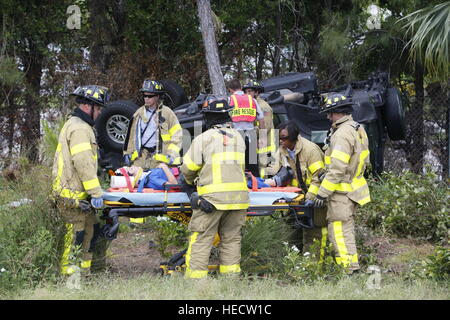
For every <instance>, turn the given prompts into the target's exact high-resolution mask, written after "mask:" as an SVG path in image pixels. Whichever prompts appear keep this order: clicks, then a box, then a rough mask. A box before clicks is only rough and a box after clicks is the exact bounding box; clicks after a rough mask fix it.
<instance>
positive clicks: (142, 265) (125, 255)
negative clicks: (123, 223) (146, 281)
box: [107, 227, 166, 277]
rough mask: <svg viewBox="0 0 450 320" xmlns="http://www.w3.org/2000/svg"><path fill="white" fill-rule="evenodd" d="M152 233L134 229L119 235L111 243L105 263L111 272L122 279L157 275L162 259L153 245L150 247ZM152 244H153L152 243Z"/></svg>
mask: <svg viewBox="0 0 450 320" xmlns="http://www.w3.org/2000/svg"><path fill="white" fill-rule="evenodd" d="M151 236H152V233H151V232H150V231H148V230H145V229H144V230H142V229H139V227H138V228H137V229H134V230H132V231H129V232H124V233H119V234H118V235H117V239H115V240H113V241H112V242H111V245H110V247H109V254H108V259H107V263H108V264H109V265H110V267H111V272H113V273H117V274H120V275H121V276H124V277H128V276H129V277H133V276H135V275H138V274H142V273H152V274H157V273H158V272H159V265H160V263H161V262H162V261H164V260H166V259H164V258H163V257H162V256H161V254H160V253H159V252H158V250H157V247H156V246H155V245H152V246H150V241H152V237H151ZM152 244H153V242H152Z"/></svg>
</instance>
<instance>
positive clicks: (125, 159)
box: [123, 154, 131, 167]
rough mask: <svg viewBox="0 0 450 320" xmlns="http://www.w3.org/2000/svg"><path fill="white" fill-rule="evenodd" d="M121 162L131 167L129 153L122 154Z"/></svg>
mask: <svg viewBox="0 0 450 320" xmlns="http://www.w3.org/2000/svg"><path fill="white" fill-rule="evenodd" d="M123 163H124V164H125V166H126V167H131V157H130V155H129V154H125V155H124V156H123Z"/></svg>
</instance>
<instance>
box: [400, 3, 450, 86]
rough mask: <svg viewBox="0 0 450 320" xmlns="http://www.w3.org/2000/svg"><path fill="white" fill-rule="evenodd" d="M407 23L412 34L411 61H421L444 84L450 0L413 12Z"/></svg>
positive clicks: (449, 27)
mask: <svg viewBox="0 0 450 320" xmlns="http://www.w3.org/2000/svg"><path fill="white" fill-rule="evenodd" d="M401 20H406V24H405V27H404V28H406V29H407V34H409V35H411V39H410V40H409V42H408V44H407V46H410V49H409V52H410V59H411V60H412V61H422V62H423V65H424V67H425V68H426V69H427V70H428V72H429V73H430V74H431V75H434V76H437V77H439V78H441V79H444V81H446V80H448V77H449V74H450V73H449V65H450V62H449V37H450V35H449V34H450V1H446V2H444V3H441V4H438V5H435V6H432V7H427V8H424V9H420V10H417V11H414V12H413V13H411V14H409V15H407V16H406V17H404V18H402V19H401Z"/></svg>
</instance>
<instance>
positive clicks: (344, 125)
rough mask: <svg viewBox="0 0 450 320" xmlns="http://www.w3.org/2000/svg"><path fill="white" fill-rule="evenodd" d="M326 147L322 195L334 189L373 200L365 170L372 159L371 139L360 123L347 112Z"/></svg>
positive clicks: (355, 198)
mask: <svg viewBox="0 0 450 320" xmlns="http://www.w3.org/2000/svg"><path fill="white" fill-rule="evenodd" d="M328 140H329V143H328V144H326V145H325V146H324V149H325V167H326V175H325V178H324V179H323V181H322V183H321V185H320V189H319V192H318V195H320V196H321V197H328V196H330V195H331V194H333V193H334V192H337V193H343V194H347V196H348V197H349V198H350V199H351V200H353V201H355V202H357V203H359V204H360V205H364V204H366V203H368V202H370V193H369V187H368V185H367V182H366V179H365V178H364V170H365V168H366V165H367V164H368V163H369V161H370V160H369V140H368V138H367V134H366V131H365V130H364V128H363V127H362V125H360V124H359V123H357V122H355V121H353V117H352V116H351V115H346V116H344V117H342V118H341V119H339V120H338V121H336V123H334V124H333V125H332V127H331V130H330V133H329V136H328Z"/></svg>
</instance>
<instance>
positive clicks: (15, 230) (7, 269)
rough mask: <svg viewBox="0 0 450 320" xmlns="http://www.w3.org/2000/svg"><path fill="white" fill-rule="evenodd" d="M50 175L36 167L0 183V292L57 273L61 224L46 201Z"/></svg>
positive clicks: (47, 171)
mask: <svg viewBox="0 0 450 320" xmlns="http://www.w3.org/2000/svg"><path fill="white" fill-rule="evenodd" d="M50 176H51V175H50V170H49V168H47V167H42V166H36V167H31V168H30V169H29V170H27V172H23V173H22V174H21V176H20V178H19V179H18V180H16V181H14V182H5V181H2V182H1V191H0V270H2V272H1V273H0V292H1V291H6V290H14V289H18V288H21V287H24V286H34V285H36V284H38V283H40V282H42V281H44V280H50V281H51V280H56V279H57V277H58V275H59V262H60V253H61V252H62V248H63V238H64V223H63V222H62V219H61V218H60V217H59V215H58V213H57V211H56V209H54V208H53V206H52V205H51V203H50V202H49V201H48V195H49V191H50V190H51V188H50V180H51V178H50Z"/></svg>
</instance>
